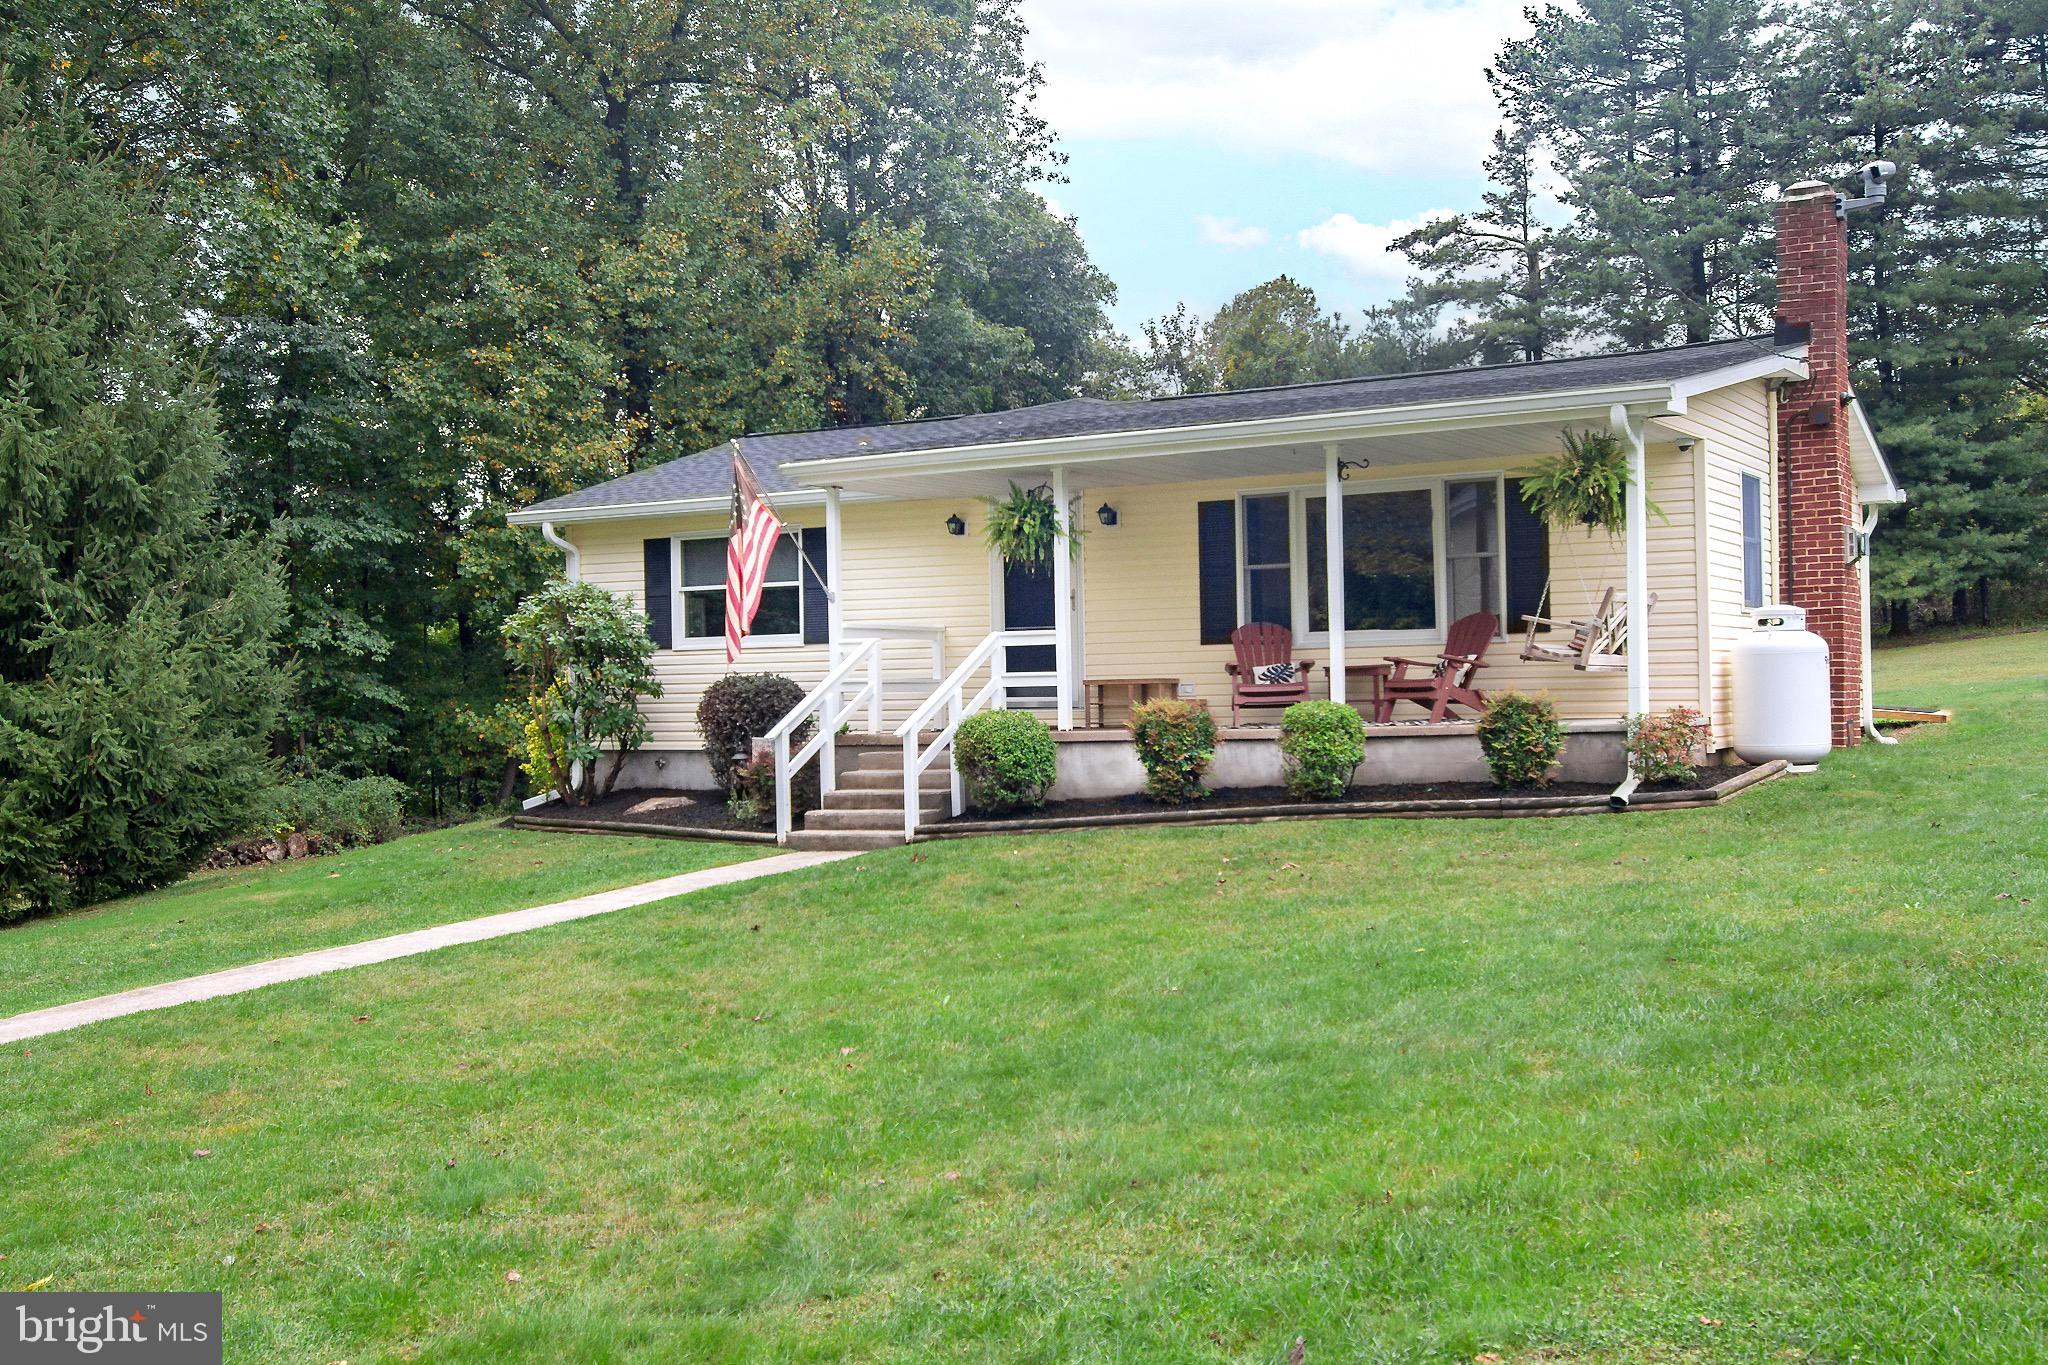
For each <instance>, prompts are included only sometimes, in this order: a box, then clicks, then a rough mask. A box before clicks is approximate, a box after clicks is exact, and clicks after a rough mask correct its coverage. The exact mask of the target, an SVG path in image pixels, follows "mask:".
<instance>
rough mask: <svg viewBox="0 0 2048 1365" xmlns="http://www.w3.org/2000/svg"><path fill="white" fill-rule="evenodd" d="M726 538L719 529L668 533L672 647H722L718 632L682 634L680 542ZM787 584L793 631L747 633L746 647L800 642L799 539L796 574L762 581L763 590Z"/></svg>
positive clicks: (720, 587) (801, 575)
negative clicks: (792, 593)
mask: <svg viewBox="0 0 2048 1365" xmlns="http://www.w3.org/2000/svg"><path fill="white" fill-rule="evenodd" d="M783 534H784V535H785V536H792V535H794V536H801V535H802V534H803V533H802V532H801V531H799V530H797V528H795V527H790V528H788V529H787V530H785V531H784V532H783ZM728 539H729V537H728V536H727V535H726V534H725V532H723V531H710V532H698V533H695V534H690V535H675V536H670V537H669V544H668V555H669V560H668V581H669V593H668V596H669V618H668V619H669V638H670V640H672V641H673V642H674V644H673V646H672V647H673V648H675V649H677V650H700V649H719V650H722V649H724V648H725V636H724V635H722V634H721V635H717V636H712V637H709V638H692V637H690V636H686V635H684V634H683V594H684V592H685V591H686V590H685V588H684V586H683V542H684V541H686V540H715V541H717V542H719V543H720V544H721V545H722V544H724V543H725V542H726V541H727V540H728ZM791 587H793V588H795V589H796V634H794V635H749V636H748V637H747V648H749V649H788V648H791V647H793V646H796V645H801V644H802V643H803V642H804V557H803V542H802V541H801V540H799V541H798V542H797V557H796V578H795V579H794V580H789V579H774V578H771V579H769V580H768V581H767V582H766V583H764V584H763V585H762V589H763V591H766V590H767V589H768V588H791ZM688 591H694V592H708V591H712V590H711V589H708V588H694V589H689V590H688ZM716 591H718V592H721V593H722V592H724V591H725V584H724V583H723V582H721V583H720V584H719V585H718V588H717V589H716Z"/></svg>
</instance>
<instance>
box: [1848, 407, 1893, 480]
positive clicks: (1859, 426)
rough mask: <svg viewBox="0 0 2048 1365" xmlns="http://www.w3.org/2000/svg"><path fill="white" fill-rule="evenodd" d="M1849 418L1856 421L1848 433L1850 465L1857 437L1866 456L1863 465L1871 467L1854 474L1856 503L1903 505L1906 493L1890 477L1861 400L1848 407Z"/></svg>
mask: <svg viewBox="0 0 2048 1365" xmlns="http://www.w3.org/2000/svg"><path fill="white" fill-rule="evenodd" d="M1849 415H1850V416H1851V417H1853V418H1854V419H1855V422H1856V425H1855V427H1854V428H1853V429H1852V430H1851V431H1850V433H1849V457H1850V463H1851V464H1855V463H1858V461H1857V460H1856V458H1855V456H1856V446H1857V444H1858V441H1857V438H1858V437H1861V438H1862V442H1861V443H1862V445H1863V448H1864V450H1865V451H1866V452H1867V455H1868V460H1867V463H1868V464H1869V465H1870V466H1871V468H1869V469H1860V470H1857V471H1856V476H1857V477H1856V499H1857V501H1859V502H1863V503H1902V502H1904V501H1905V500H1906V490H1905V489H1903V488H1901V487H1899V481H1898V479H1897V478H1895V477H1894V476H1893V474H1892V466H1891V461H1889V460H1887V459H1885V457H1884V447H1882V446H1880V445H1879V444H1878V443H1877V433H1876V432H1875V431H1872V430H1871V428H1870V417H1869V415H1868V414H1867V413H1865V412H1864V411H1863V401H1862V400H1861V399H1858V400H1856V401H1855V402H1853V403H1851V404H1849Z"/></svg>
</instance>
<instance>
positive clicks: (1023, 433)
mask: <svg viewBox="0 0 2048 1365" xmlns="http://www.w3.org/2000/svg"><path fill="white" fill-rule="evenodd" d="M1777 353H1778V350H1777V348H1776V347H1775V346H1774V345H1773V343H1772V339H1771V338H1769V337H1743V338H1738V339H1736V340H1732V341H1710V342H1705V343H1702V344H1699V345H1695V346H1675V347H1669V348H1666V349H1664V350H1657V351H1631V352H1626V353H1623V354H1620V355H1600V356H1573V357H1570V358H1567V359H1563V360H1542V361H1535V362H1532V363H1526V364H1519V365H1479V366H1468V367H1466V368H1463V369H1456V370H1432V371H1428V372H1426V373H1421V374H1394V375H1377V376H1374V377H1371V378H1367V379H1336V380H1329V381H1326V382H1323V383H1319V384H1290V385H1287V386H1285V387H1281V388H1271V389H1244V390H1239V391H1237V392H1233V393H1195V394H1187V395H1184V396H1181V397H1178V398H1153V399H1133V400H1128V401H1114V402H1113V401H1106V400H1103V399H1097V398H1069V399H1065V400H1063V401H1061V402H1057V403H1041V404H1039V405H1038V406H1036V407H1029V408H1012V409H1010V410H1009V411H1007V412H988V413H976V414H973V415H970V416H965V417H933V418H925V419H922V420H919V421H914V422H890V423H887V424H884V425H880V426H870V427H827V428H824V429H821V430H817V431H788V432H772V433H767V434H762V435H751V436H744V437H742V438H741V439H740V445H741V448H742V449H743V450H744V451H745V453H746V456H747V460H748V463H749V464H751V465H752V466H753V468H754V472H755V474H756V476H757V477H758V478H759V480H760V483H761V488H762V491H763V492H766V493H769V494H774V493H779V492H788V491H789V490H790V489H792V488H794V487H796V486H797V485H796V483H795V481H794V480H792V479H791V478H790V477H789V476H788V475H787V474H785V473H784V472H783V471H782V470H781V469H780V468H779V466H781V465H785V464H798V463H802V462H803V461H806V460H825V459H832V458H835V457H838V456H846V455H881V454H892V453H898V452H904V451H914V450H941V449H949V448H952V447H955V446H975V445H997V444H1001V443H1003V442H1007V441H1028V440H1044V439H1048V438H1052V437H1061V436H1092V435H1101V434H1105V433H1111V432H1126V431H1129V432H1136V431H1157V430H1163V429H1171V428H1173V427H1186V426H1202V425H1207V424H1212V423H1219V422H1249V421H1257V420H1260V419H1264V418H1272V417H1295V416H1306V415H1311V414H1314V413H1322V412H1358V411H1369V410H1371V409H1373V408H1391V407H1403V406H1407V405H1409V404H1415V403H1455V402H1467V401H1473V400H1478V399H1485V398H1513V397H1520V396H1522V395H1529V396H1532V397H1533V396H1535V395H1539V394H1545V393H1557V392H1561V391H1564V390H1568V389H1582V388H1606V387H1612V386H1620V385H1628V384H1657V383H1667V382H1670V381H1673V380H1679V379H1686V378H1690V377H1692V376H1694V375H1699V374H1706V373H1708V372H1710V371H1713V370H1719V369H1726V368H1728V367H1730V366H1734V365H1740V364H1743V363H1745V362H1747V361H1750V360H1755V359H1758V358H1761V357H1763V356H1768V355H1772V354H1777ZM728 449H729V447H727V446H723V445H721V446H714V447H712V448H711V449H710V450H700V451H698V452H697V453H696V454H694V455H684V456H682V457H680V458H679V459H674V460H670V461H668V462H667V463H665V464H659V465H656V466H654V467H653V468H651V469H643V470H640V471H639V472H638V473H634V474H628V475H626V476H625V477H624V478H619V479H613V480H611V481H610V482H608V483H601V484H596V485H594V486H592V487H590V488H585V489H580V490H578V491H577V492H574V493H569V494H566V495H564V496H562V497H559V498H550V499H549V500H548V501H546V502H540V503H535V504H534V505H533V506H532V507H530V508H527V509H525V513H526V514H527V515H531V514H534V513H545V512H567V511H573V510H576V509H578V508H587V507H620V506H630V505H633V504H638V503H662V502H672V501H677V500H681V499H686V498H702V497H720V496H724V495H726V494H727V493H729V492H730V491H731V489H732V474H731V467H730V465H729V464H728V462H727V455H726V452H727V450H728Z"/></svg>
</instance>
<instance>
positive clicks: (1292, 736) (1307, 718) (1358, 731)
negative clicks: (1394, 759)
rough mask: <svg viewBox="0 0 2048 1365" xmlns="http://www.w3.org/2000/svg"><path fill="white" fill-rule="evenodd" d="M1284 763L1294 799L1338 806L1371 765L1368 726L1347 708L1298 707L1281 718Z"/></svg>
mask: <svg viewBox="0 0 2048 1365" xmlns="http://www.w3.org/2000/svg"><path fill="white" fill-rule="evenodd" d="M1280 757H1281V761H1282V763H1283V764H1284V765H1285V767H1286V769H1287V794H1288V795H1289V796H1291V797H1293V798H1294V799H1295V800H1297V801H1335V800H1338V799H1340V798H1341V797H1342V796H1343V795H1344V792H1345V791H1346V789H1348V788H1349V787H1350V786H1351V774H1352V773H1353V772H1354V771H1355V770H1356V769H1357V767H1358V765H1359V764H1361V763H1363V762H1364V761H1365V722H1364V721H1362V720H1360V719H1359V718H1358V712H1356V711H1354V710H1352V709H1351V708H1350V707H1348V706H1346V705H1344V704H1343V703H1342V702H1334V701H1298V702H1296V703H1295V704H1294V705H1292V706H1290V707H1288V708H1287V709H1286V710H1285V711H1283V712H1281V713H1280Z"/></svg>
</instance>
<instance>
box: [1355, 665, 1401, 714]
mask: <svg viewBox="0 0 2048 1365" xmlns="http://www.w3.org/2000/svg"><path fill="white" fill-rule="evenodd" d="M1393 676H1394V666H1393V665H1392V664H1384V663H1383V664H1346V665H1345V666H1344V682H1345V688H1344V692H1345V697H1344V699H1345V700H1346V701H1351V695H1350V693H1351V688H1350V683H1351V680H1352V679H1353V678H1363V679H1365V680H1366V681H1368V682H1370V683H1371V684H1372V712H1371V715H1370V719H1371V721H1372V722H1373V723H1374V724H1379V725H1384V724H1386V722H1387V717H1388V714H1389V713H1390V712H1391V711H1392V710H1393V707H1392V706H1391V705H1389V704H1388V702H1387V679H1388V678H1391V677H1393ZM1351 704H1352V705H1353V706H1356V705H1358V703H1357V702H1355V701H1351Z"/></svg>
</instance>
